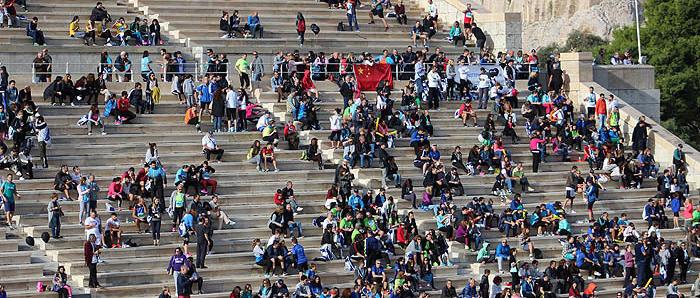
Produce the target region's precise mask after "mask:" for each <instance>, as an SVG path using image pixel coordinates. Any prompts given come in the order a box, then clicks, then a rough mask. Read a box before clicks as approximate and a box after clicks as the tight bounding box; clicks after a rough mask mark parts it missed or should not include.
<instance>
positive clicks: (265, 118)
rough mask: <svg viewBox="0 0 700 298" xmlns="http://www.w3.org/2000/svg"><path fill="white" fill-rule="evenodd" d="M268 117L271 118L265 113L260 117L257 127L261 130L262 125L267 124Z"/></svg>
mask: <svg viewBox="0 0 700 298" xmlns="http://www.w3.org/2000/svg"><path fill="white" fill-rule="evenodd" d="M268 119H270V117H269V116H267V114H263V115H262V117H260V118H259V119H258V123H257V124H256V125H255V128H257V129H258V130H260V128H261V127H265V126H267V121H268Z"/></svg>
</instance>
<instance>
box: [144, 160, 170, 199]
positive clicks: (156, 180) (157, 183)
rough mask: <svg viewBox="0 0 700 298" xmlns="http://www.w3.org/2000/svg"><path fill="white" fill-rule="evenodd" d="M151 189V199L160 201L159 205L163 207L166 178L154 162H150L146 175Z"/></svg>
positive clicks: (162, 170)
mask: <svg viewBox="0 0 700 298" xmlns="http://www.w3.org/2000/svg"><path fill="white" fill-rule="evenodd" d="M146 175H147V176H148V179H149V180H150V182H151V187H152V189H153V199H155V200H160V205H161V206H165V195H164V194H163V193H164V191H165V187H166V186H167V185H168V177H167V176H166V173H165V170H164V169H163V167H162V166H160V165H158V163H157V162H156V161H151V164H150V168H149V169H148V173H147V174H146Z"/></svg>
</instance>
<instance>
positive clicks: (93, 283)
mask: <svg viewBox="0 0 700 298" xmlns="http://www.w3.org/2000/svg"><path fill="white" fill-rule="evenodd" d="M101 248H102V246H101V245H99V244H98V243H97V236H96V235H95V234H90V236H89V237H88V241H85V244H84V245H83V255H84V256H85V265H87V267H88V270H89V271H90V281H89V283H88V286H89V287H90V288H98V287H102V286H101V285H100V283H99V282H98V281H97V263H99V258H100V249H101Z"/></svg>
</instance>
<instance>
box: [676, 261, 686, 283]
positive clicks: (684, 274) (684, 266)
mask: <svg viewBox="0 0 700 298" xmlns="http://www.w3.org/2000/svg"><path fill="white" fill-rule="evenodd" d="M678 265H680V267H681V273H680V275H681V277H680V279H679V280H680V281H681V282H683V283H685V282H687V281H688V279H687V275H688V263H685V264H683V263H681V264H678Z"/></svg>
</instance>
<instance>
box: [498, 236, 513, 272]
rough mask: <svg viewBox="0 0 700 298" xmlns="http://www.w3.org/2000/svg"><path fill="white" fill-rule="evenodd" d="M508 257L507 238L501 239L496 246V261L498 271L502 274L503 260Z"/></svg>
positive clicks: (508, 246)
mask: <svg viewBox="0 0 700 298" xmlns="http://www.w3.org/2000/svg"><path fill="white" fill-rule="evenodd" d="M508 259H510V245H508V240H506V239H503V240H501V244H499V245H498V246H496V261H498V271H499V272H500V273H501V274H503V272H504V271H503V261H506V262H507V261H508Z"/></svg>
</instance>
